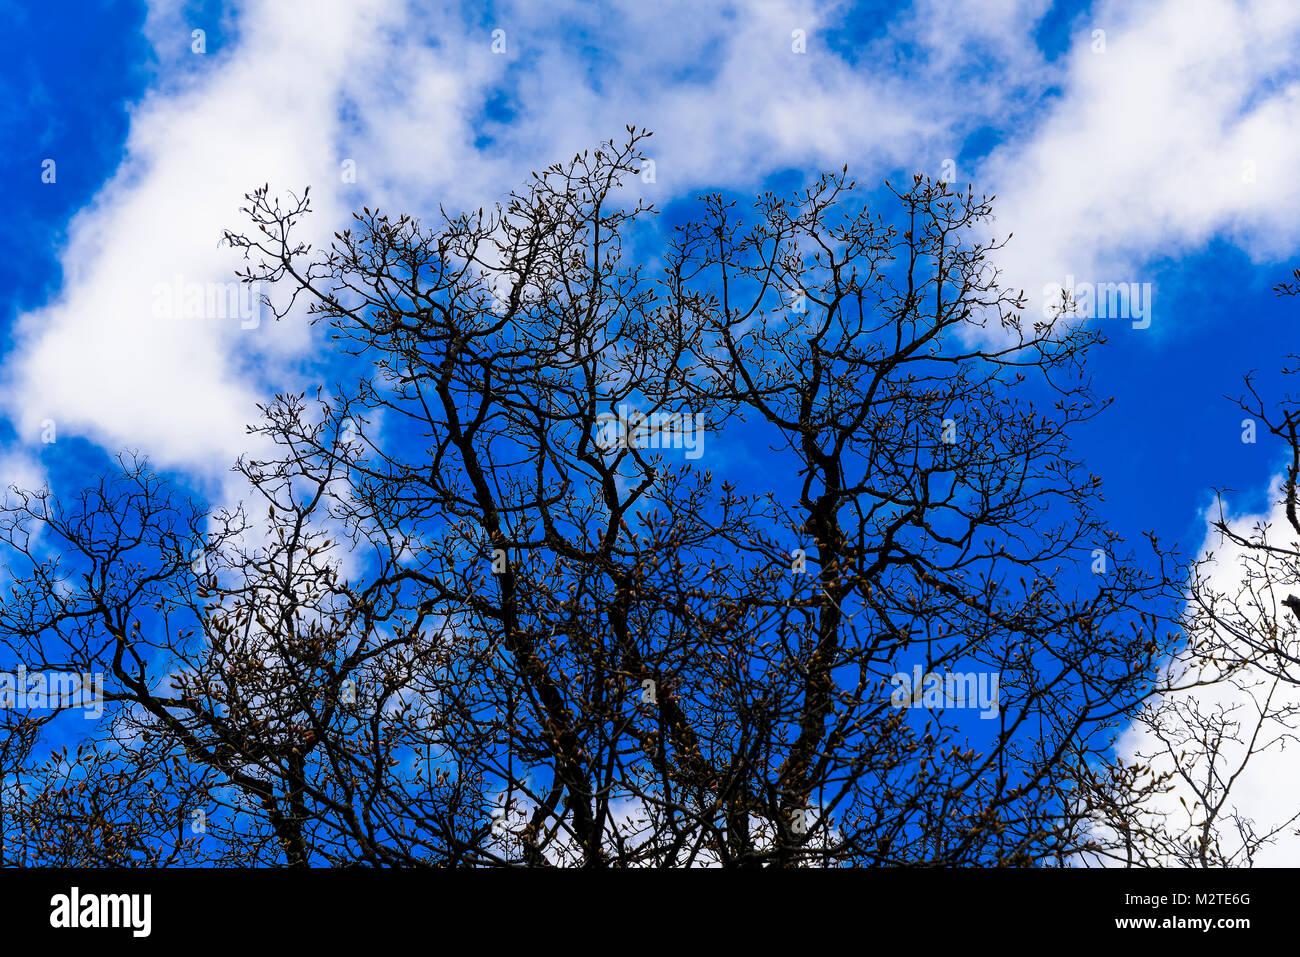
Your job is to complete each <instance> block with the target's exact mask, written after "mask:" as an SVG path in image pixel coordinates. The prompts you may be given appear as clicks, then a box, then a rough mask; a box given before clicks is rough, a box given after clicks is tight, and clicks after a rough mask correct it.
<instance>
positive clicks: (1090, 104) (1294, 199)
mask: <svg viewBox="0 0 1300 957" xmlns="http://www.w3.org/2000/svg"><path fill="white" fill-rule="evenodd" d="M1094 31H1102V32H1103V33H1104V35H1098V36H1096V38H1095V39H1094ZM1072 36H1073V45H1072V47H1071V48H1070V50H1069V53H1068V54H1067V55H1066V57H1065V61H1064V62H1065V65H1064V67H1063V69H1064V75H1063V76H1062V78H1061V91H1060V95H1059V96H1054V97H1051V98H1048V99H1047V100H1046V101H1045V102H1046V105H1045V107H1044V108H1043V110H1042V111H1041V112H1040V114H1039V115H1038V116H1037V117H1035V118H1034V119H1033V125H1032V132H1031V133H1030V135H1028V136H1024V137H1013V138H1011V139H1010V140H1008V141H1007V142H1005V143H1004V144H1003V145H1002V146H1001V147H1000V148H999V149H997V150H996V151H995V152H994V154H993V155H992V156H991V157H990V158H989V160H988V162H987V163H986V164H985V165H984V168H983V169H982V170H981V176H980V180H979V182H981V183H989V184H991V186H992V187H993V189H994V190H996V192H997V193H998V195H999V202H998V204H997V212H998V217H999V220H1000V225H1001V226H1002V227H1003V231H1006V230H1010V231H1013V232H1014V233H1015V236H1016V239H1015V242H1014V243H1013V244H1012V245H1011V246H1010V247H1009V249H1008V251H1007V254H1006V256H1005V263H1004V265H1005V267H1006V270H1007V275H1006V278H1007V281H1008V283H1009V284H1011V285H1013V286H1015V287H1017V288H1024V289H1025V291H1026V293H1027V294H1028V295H1029V296H1030V297H1037V296H1039V295H1040V294H1041V292H1042V289H1043V287H1044V286H1045V285H1046V284H1049V283H1058V284H1059V283H1063V282H1064V281H1065V278H1066V276H1067V275H1074V276H1075V277H1076V278H1077V279H1078V280H1079V281H1105V282H1113V281H1137V280H1140V279H1142V278H1143V276H1144V267H1145V266H1146V264H1147V262H1148V261H1150V260H1152V259H1157V258H1162V257H1166V256H1170V255H1178V254H1181V253H1185V252H1188V251H1195V250H1197V249H1199V248H1201V247H1203V246H1204V245H1205V244H1206V243H1207V242H1208V241H1209V240H1210V239H1211V238H1214V237H1224V238H1227V239H1229V240H1231V241H1233V242H1235V243H1237V244H1238V245H1240V246H1241V247H1242V248H1243V249H1245V250H1246V251H1247V252H1248V253H1249V254H1250V255H1252V256H1254V257H1256V258H1257V259H1261V260H1262V259H1276V258H1279V257H1281V256H1284V255H1286V254H1289V253H1291V252H1293V251H1294V250H1295V248H1296V246H1297V243H1298V242H1300V180H1297V179H1296V177H1295V176H1294V175H1293V173H1292V171H1293V170H1294V169H1295V168H1296V165H1297V163H1300V138H1297V137H1296V136H1295V129H1296V127H1297V124H1298V123H1300V72H1298V71H1297V67H1296V61H1295V50H1296V47H1297V44H1300V7H1297V6H1296V5H1295V4H1291V3H1285V2H1271V0H1255V2H1245V3H1235V2H1229V0H1206V2H1204V3H1197V4H1195V5H1194V6H1189V5H1188V4H1186V3H1181V2H1178V0H1159V2H1147V3H1127V2H1125V3H1119V2H1108V3H1102V4H1099V5H1097V7H1096V8H1095V9H1094V10H1093V11H1092V12H1091V14H1090V15H1089V16H1088V17H1087V18H1086V19H1084V20H1080V21H1079V22H1077V23H1076V24H1075V29H1074V31H1073V34H1072ZM1147 278H1149V277H1147ZM1040 305H1041V301H1036V302H1035V308H1038V307H1039V306H1040ZM1157 309H1158V306H1157ZM1159 322H1160V320H1159V316H1158V314H1157V318H1156V323H1157V325H1158V324H1159Z"/></svg>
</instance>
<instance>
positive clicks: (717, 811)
mask: <svg viewBox="0 0 1300 957" xmlns="http://www.w3.org/2000/svg"><path fill="white" fill-rule="evenodd" d="M647 135H648V134H646V133H645V132H644V131H642V132H638V131H635V130H632V129H629V130H628V137H627V140H626V141H625V142H624V143H623V144H621V145H618V144H606V145H604V146H602V147H601V148H600V149H598V150H596V151H595V152H594V153H584V154H580V155H578V156H575V157H573V159H572V160H570V161H569V162H567V163H563V164H557V165H554V166H552V167H549V168H548V169H546V170H544V171H542V172H541V173H538V174H535V175H534V177H533V178H532V180H531V181H530V183H529V184H528V186H527V188H526V189H524V190H522V191H520V192H518V193H515V194H512V195H511V197H510V198H509V200H508V201H507V202H506V203H505V204H504V205H502V206H499V207H497V208H495V209H493V210H490V211H483V210H479V211H477V212H473V213H464V214H447V213H445V212H444V213H443V215H442V219H441V221H440V222H439V223H438V224H437V225H436V227H432V228H430V227H426V226H424V225H422V224H421V223H419V222H417V221H416V220H414V219H412V218H411V217H409V216H399V217H397V218H391V217H390V216H389V215H387V214H383V213H381V212H378V211H371V210H369V209H365V210H363V211H361V212H360V213H359V214H357V215H356V218H355V223H354V225H353V227H352V228H350V229H348V230H346V231H343V232H340V233H337V234H335V238H334V242H333V244H332V246H331V248H330V249H328V250H325V251H322V252H320V253H316V252H313V251H312V250H311V249H310V248H308V247H307V246H306V245H305V244H303V243H301V242H300V241H299V240H298V239H297V238H296V237H297V233H296V232H295V229H296V227H298V225H299V224H300V222H301V220H302V218H303V217H304V216H306V215H308V214H309V212H310V205H309V198H308V195H307V194H304V195H303V196H302V197H301V198H293V199H291V200H290V201H289V202H288V204H287V205H282V204H281V203H280V202H279V201H277V200H275V199H273V198H272V196H271V194H270V192H269V190H268V189H267V188H265V187H264V188H262V189H260V190H257V191H255V192H254V193H252V194H250V195H249V197H248V207H247V213H248V216H249V218H250V221H251V224H252V229H251V232H250V233H248V234H243V233H237V232H231V233H229V234H227V240H228V241H229V242H230V243H232V244H233V245H234V246H235V247H236V248H237V249H240V250H242V251H243V252H244V253H245V255H246V258H247V261H248V267H247V270H246V271H245V273H244V274H243V278H244V279H245V281H248V282H265V283H273V284H276V285H277V286H279V287H281V288H283V289H285V290H286V291H287V295H285V296H281V297H279V299H280V302H281V303H282V307H281V312H280V315H281V316H283V317H284V318H285V320H286V321H291V320H292V315H291V310H292V311H293V315H296V314H297V312H298V310H297V309H295V306H296V305H298V304H305V312H306V314H307V315H308V316H309V317H310V318H311V321H313V322H317V323H320V324H322V325H324V326H325V327H326V328H327V329H328V331H329V335H330V341H331V342H332V343H333V344H334V345H335V347H336V348H337V349H338V350H339V351H340V352H341V353H342V354H343V355H344V356H346V357H348V361H349V362H353V363H354V364H355V367H356V368H357V369H359V370H360V372H359V376H358V378H357V380H356V381H355V382H352V383H350V384H343V383H339V384H336V386H335V387H334V388H332V389H330V390H329V391H328V392H327V391H326V390H325V389H324V388H322V389H321V390H320V391H319V392H318V394H317V395H316V396H315V397H314V398H312V399H308V398H307V396H306V395H305V394H300V395H283V396H278V397H276V399H275V401H273V402H272V403H269V404H268V405H267V406H266V407H265V408H264V409H263V418H262V421H261V422H260V423H259V424H258V425H256V426H255V431H256V432H257V433H258V434H259V435H260V436H261V437H262V438H263V439H264V440H265V441H266V442H267V444H268V445H269V446H270V447H272V448H273V449H274V450H275V452H274V454H271V455H269V456H261V455H260V453H259V457H258V458H257V459H256V460H254V459H252V458H247V457H246V458H245V459H243V460H241V461H240V463H239V464H238V469H239V471H240V472H241V473H242V475H243V476H244V477H245V479H246V480H247V482H248V485H249V489H250V494H249V500H248V501H246V502H245V503H244V504H243V505H242V506H240V507H238V508H232V509H228V510H216V511H213V512H211V513H208V512H206V511H205V510H203V509H200V508H197V507H195V506H193V505H190V504H188V503H185V502H183V501H181V499H180V497H179V496H177V495H176V494H175V493H173V492H171V491H169V490H168V489H167V488H166V487H165V486H164V485H163V483H162V482H161V481H160V480H159V479H158V477H157V476H155V475H154V474H153V473H152V472H151V471H150V470H149V469H148V467H147V466H146V465H144V464H143V463H140V462H136V461H134V460H125V461H124V468H123V470H122V473H121V474H120V475H118V476H115V477H106V478H105V479H104V480H103V481H102V482H101V483H100V484H99V485H98V486H97V487H96V488H95V490H94V492H92V493H88V494H87V495H83V496H82V498H81V499H79V500H78V501H77V502H76V503H75V506H74V507H72V508H70V509H68V510H67V511H64V509H63V508H62V507H61V506H60V505H59V504H58V503H57V502H56V501H55V500H54V499H53V498H52V497H50V496H49V495H47V494H29V495H26V496H24V497H22V498H21V499H20V500H18V501H17V502H14V503H10V505H9V507H8V508H6V510H5V511H4V512H3V516H4V523H3V526H0V527H2V528H3V530H4V534H3V539H2V540H3V542H4V543H5V545H7V546H8V549H9V551H10V553H11V556H13V557H14V559H15V560H14V561H12V562H11V563H10V568H11V573H12V574H13V575H14V578H15V581H17V582H18V583H19V584H18V585H17V586H16V587H15V589H14V591H13V592H12V595H11V597H10V598H9V599H8V600H7V601H6V602H5V604H4V606H3V608H2V609H0V642H3V646H4V647H5V648H6V650H7V652H8V653H9V655H11V656H13V657H15V658H17V659H21V660H23V661H26V662H29V663H32V666H33V667H45V668H53V667H58V666H65V665H71V666H75V667H76V669H77V670H94V669H102V670H103V671H104V672H105V673H106V675H107V682H108V689H107V691H106V694H105V699H106V700H107V701H108V702H110V704H111V708H110V710H109V712H108V713H107V715H106V719H105V721H104V722H103V723H102V724H101V725H99V726H97V728H96V735H95V737H94V742H93V745H88V746H87V748H86V749H85V750H84V751H83V752H82V753H81V754H78V755H75V756H67V757H64V756H59V758H58V760H57V761H56V764H55V765H51V766H49V767H47V768H44V769H37V768H36V767H33V766H32V762H31V760H28V759H26V758H24V760H23V761H20V762H18V763H20V764H22V765H23V767H21V768H16V769H15V770H14V771H13V772H12V773H11V776H12V777H13V779H14V780H15V781H16V780H18V779H21V780H22V782H23V785H24V787H25V788H26V789H27V792H26V794H25V796H24V797H23V798H22V801H21V813H22V814H23V815H24V816H25V819H27V820H31V821H32V822H33V824H34V827H35V828H36V830H35V831H32V832H29V834H30V836H29V837H27V838H26V839H25V843H24V845H23V848H22V855H23V857H22V859H23V860H24V861H26V862H50V861H58V862H77V863H98V862H110V861H111V862H113V863H149V864H154V863H170V862H182V861H183V862H193V861H214V862H221V863H231V864H251V863H281V864H290V865H315V864H342V863H354V862H356V863H366V864H372V865H435V866H489V865H503V864H525V865H535V866H542V865H552V864H558V865H581V866H587V867H607V866H681V865H697V864H718V865H722V866H732V867H755V866H798V865H842V864H852V865H876V864H886V865H966V864H1033V863H1039V862H1048V863H1051V862H1056V863H1061V862H1065V861H1068V860H1071V859H1073V858H1074V857H1075V856H1076V855H1079V854H1082V853H1085V852H1089V851H1092V850H1095V846H1094V845H1095V837H1094V834H1093V830H1092V828H1091V826H1090V822H1091V821H1092V820H1093V818H1092V815H1093V813H1094V811H1095V809H1094V808H1093V807H1091V806H1089V804H1088V800H1089V799H1090V797H1089V796H1090V795H1092V794H1093V793H1094V791H1095V790H1096V789H1095V788H1094V787H1093V785H1092V784H1091V776H1092V775H1093V774H1094V773H1095V772H1094V768H1095V766H1096V765H1097V763H1098V762H1099V761H1101V760H1102V758H1103V757H1104V756H1105V755H1106V754H1107V753H1108V751H1109V749H1110V747H1111V745H1112V744H1113V742H1114V738H1115V734H1116V731H1117V729H1118V728H1120V727H1122V726H1123V725H1124V724H1125V723H1126V722H1127V721H1128V720H1129V719H1130V718H1131V717H1132V716H1133V715H1135V714H1137V713H1138V711H1139V709H1140V708H1141V707H1142V704H1143V702H1144V701H1145V700H1146V699H1147V698H1149V697H1150V695H1151V694H1152V693H1153V691H1154V690H1155V687H1156V682H1157V680H1158V679H1159V677H1160V661H1161V660H1162V658H1163V657H1165V656H1166V655H1167V654H1169V653H1170V652H1171V650H1172V649H1173V647H1174V645H1175V643H1176V641H1177V637H1176V635H1173V634H1169V633H1167V632H1166V631H1162V627H1163V626H1162V623H1161V621H1160V620H1159V619H1158V617H1157V615H1156V614H1155V613H1154V612H1153V611H1151V608H1152V607H1154V606H1153V604H1152V599H1153V598H1154V597H1156V596H1157V595H1159V594H1161V593H1162V592H1164V591H1167V587H1168V582H1169V581H1170V579H1171V574H1172V572H1171V570H1170V569H1169V568H1168V567H1167V563H1168V561H1169V560H1170V558H1169V556H1168V555H1167V554H1166V553H1164V552H1163V551H1162V550H1161V549H1160V548H1159V547H1158V546H1157V545H1156V543H1155V541H1154V539H1152V541H1151V545H1152V546H1153V547H1152V553H1151V557H1150V558H1149V559H1144V560H1142V561H1139V560H1138V559H1137V558H1136V557H1135V556H1134V555H1132V554H1130V553H1125V552H1124V551H1123V544H1122V543H1121V542H1120V541H1119V540H1118V539H1117V538H1116V537H1115V536H1114V535H1113V534H1111V533H1110V532H1109V531H1108V530H1107V529H1106V527H1105V526H1104V524H1103V523H1102V521H1101V519H1100V518H1099V515H1098V511H1097V505H1098V501H1099V496H1100V491H1101V483H1100V480H1099V479H1097V478H1095V477H1094V476H1091V475H1087V474H1084V473H1083V471H1082V469H1081V467H1080V465H1079V464H1078V463H1077V462H1075V461H1073V460H1072V459H1071V458H1070V453H1069V446H1068V441H1067V440H1068V433H1069V430H1070V428H1071V427H1072V426H1073V425H1074V424H1075V423H1078V422H1080V421H1082V420H1084V419H1087V418H1089V417H1091V416H1093V415H1095V414H1097V413H1098V412H1099V411H1100V410H1101V409H1102V408H1104V406H1105V403H1104V402H1101V401H1099V400H1097V399H1096V398H1095V397H1094V396H1093V394H1092V392H1091V389H1090V387H1089V383H1088V380H1087V377H1086V373H1085V371H1084V370H1085V366H1084V362H1085V359H1086V355H1087V352H1088V350H1089V349H1090V348H1091V347H1092V346H1093V344H1094V343H1095V342H1096V341H1097V337H1096V335H1095V334H1094V333H1091V332H1088V331H1086V330H1084V329H1082V328H1080V327H1078V326H1071V325H1069V324H1066V323H1053V322H1028V321H1027V320H1026V319H1025V318H1024V315H1023V302H1022V300H1021V298H1020V297H1019V296H1017V295H1013V294H1011V293H1009V292H1008V291H1006V290H1003V289H1001V288H1000V286H999V283H998V276H997V273H996V271H995V270H994V269H993V267H992V265H991V263H990V256H991V254H992V253H993V252H995V251H996V250H997V249H998V248H999V246H998V244H996V243H990V242H987V241H980V240H979V239H976V238H975V237H976V236H979V235H981V230H982V229H983V228H984V224H985V223H986V222H987V221H988V219H989V218H990V214H991V200H990V199H988V198H976V197H974V196H972V195H967V194H961V193H956V192H954V191H952V190H951V189H950V188H949V187H948V186H947V185H945V184H942V183H934V182H930V181H928V180H925V179H922V178H920V177H918V178H916V179H915V180H914V181H913V182H912V183H911V184H910V186H908V187H907V188H905V189H901V188H895V187H889V189H888V190H887V191H886V193H885V200H884V202H883V203H882V205H883V206H884V207H885V208H886V209H887V210H888V211H889V213H890V214H891V215H894V214H897V217H898V220H899V221H898V223H897V224H887V223H886V221H885V219H884V217H883V216H882V215H880V214H877V213H875V212H874V211H872V209H870V208H868V206H867V204H866V203H865V202H864V200H863V198H862V197H861V195H860V193H859V192H858V191H857V190H856V186H855V184H854V183H853V182H852V181H850V180H849V179H848V178H847V170H845V171H844V172H841V173H836V174H831V175H825V176H822V177H819V178H818V179H816V180H815V181H814V182H812V183H811V184H810V185H809V186H808V187H807V188H805V189H804V190H803V191H801V192H800V193H799V194H797V195H796V196H795V197H793V198H792V199H780V198H777V197H775V196H772V195H770V194H765V195H763V196H761V197H760V198H759V199H758V201H757V202H756V204H755V205H754V207H753V209H752V210H750V211H747V212H746V213H745V214H741V213H739V212H737V210H736V208H735V205H734V204H732V203H728V202H726V201H725V200H724V199H723V198H722V197H720V196H717V195H713V196H706V197H702V198H701V199H700V201H699V204H698V207H697V209H698V215H697V217H696V218H695V219H694V220H693V221H691V222H688V223H686V224H684V225H681V226H679V227H677V228H676V229H675V231H674V233H673V235H672V237H671V238H670V239H669V241H668V242H666V243H665V246H664V249H663V251H662V253H661V254H660V255H659V256H658V257H657V265H658V266H659V269H658V270H657V272H655V273H654V274H651V273H650V271H649V270H647V269H646V268H645V267H643V266H642V265H641V263H640V262H638V257H637V256H634V255H633V254H632V253H631V249H632V244H633V243H634V242H636V241H639V240H640V239H643V238H644V237H645V236H646V235H647V231H646V230H642V229H641V226H640V224H642V223H645V222H647V220H648V219H649V217H651V216H652V215H653V213H654V211H653V209H652V208H650V207H649V206H646V205H644V204H643V203H640V202H637V201H635V200H632V201H626V200H623V199H622V198H621V194H620V192H619V189H620V186H621V183H622V181H623V180H624V179H625V178H626V177H628V176H629V175H630V174H632V173H634V172H635V171H636V170H638V169H639V164H640V161H641V158H642V156H641V153H640V149H639V147H640V144H641V142H642V141H643V140H644V138H645V136H647ZM268 302H269V301H268ZM706 441H707V442H708V444H709V447H710V456H711V458H712V460H713V461H716V462H717V465H716V466H715V467H714V468H712V469H708V470H701V469H700V468H699V467H698V465H697V463H696V460H695V457H696V454H697V453H702V452H703V443H705V442H706ZM719 446H720V447H721V449H722V452H721V454H719V453H718V451H717V449H718V447H719ZM711 464H712V463H711ZM263 513H265V519H263V518H261V515H262V514H263ZM253 516H257V517H256V518H254V517H253ZM37 528H39V529H40V535H39V536H36V535H35V532H36V529H37ZM200 542H201V543H202V544H201V545H196V543H200ZM196 549H197V551H196ZM20 560H25V563H26V568H25V569H23V570H19V569H18V568H17V566H18V564H19V563H20ZM913 675H922V676H925V678H926V680H925V682H911V677H912V676H913ZM909 682H911V683H909ZM935 682H939V684H940V686H941V691H942V693H940V694H938V696H937V698H936V697H935V695H934V694H932V693H933V692H935ZM944 682H946V684H945V683H944ZM962 682H964V684H961V683H962ZM995 682H996V683H995ZM923 684H924V686H923ZM958 684H961V687H960V689H958V691H957V693H955V694H954V688H956V687H957V685H958ZM981 689H982V690H983V692H989V693H981ZM981 712H982V713H985V714H986V715H987V716H988V717H989V718H992V719H993V720H982V719H981V718H980V717H979V716H978V715H979V714H980V713H981ZM23 753H24V754H26V753H27V752H23ZM197 812H202V814H201V815H198V818H197V819H201V820H203V821H204V822H205V829H203V830H200V831H198V832H197V833H196V830H195V828H194V827H193V824H192V822H193V820H195V819H196V814H197ZM94 828H99V829H100V830H98V831H96V830H94Z"/></svg>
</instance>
